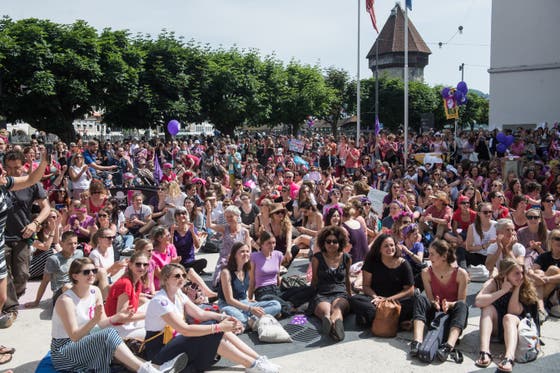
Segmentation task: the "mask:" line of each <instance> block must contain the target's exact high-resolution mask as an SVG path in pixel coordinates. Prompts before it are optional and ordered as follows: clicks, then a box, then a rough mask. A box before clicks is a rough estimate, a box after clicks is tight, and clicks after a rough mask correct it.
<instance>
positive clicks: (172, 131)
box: [167, 119, 181, 136]
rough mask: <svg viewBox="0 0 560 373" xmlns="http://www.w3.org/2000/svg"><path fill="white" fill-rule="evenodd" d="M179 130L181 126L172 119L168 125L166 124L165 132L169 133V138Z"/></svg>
mask: <svg viewBox="0 0 560 373" xmlns="http://www.w3.org/2000/svg"><path fill="white" fill-rule="evenodd" d="M180 129H181V124H180V123H179V122H178V121H177V120H175V119H172V120H170V121H169V123H167V132H169V134H170V135H171V136H175V135H177V134H178V133H179V130H180Z"/></svg>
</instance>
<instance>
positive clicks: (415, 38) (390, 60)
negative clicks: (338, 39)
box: [367, 3, 432, 82]
mask: <svg viewBox="0 0 560 373" xmlns="http://www.w3.org/2000/svg"><path fill="white" fill-rule="evenodd" d="M377 43H379V45H377ZM377 48H378V49H377ZM376 49H377V56H378V58H377V59H376ZM430 54H432V51H431V50H430V48H428V46H427V45H426V43H425V42H424V40H423V39H422V37H421V36H420V34H419V33H418V30H416V27H414V24H413V23H412V21H411V20H410V17H408V74H409V75H408V79H409V80H410V81H419V82H422V81H423V80H424V67H425V66H426V65H427V64H428V56H429V55H430ZM367 59H368V61H369V68H370V69H371V70H372V71H373V72H374V73H375V65H376V64H377V63H379V67H378V69H379V75H380V76H383V75H388V76H390V77H394V78H400V79H402V80H404V12H403V10H402V9H401V7H400V5H399V4H398V3H397V4H396V5H395V7H394V8H393V9H392V10H391V15H390V16H389V19H388V20H387V22H385V25H384V26H383V29H382V30H381V32H380V33H379V36H378V37H377V40H376V41H375V43H374V44H373V46H372V47H371V49H370V51H369V53H368V54H367Z"/></svg>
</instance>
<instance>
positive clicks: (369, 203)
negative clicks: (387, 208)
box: [363, 202, 371, 206]
mask: <svg viewBox="0 0 560 373" xmlns="http://www.w3.org/2000/svg"><path fill="white" fill-rule="evenodd" d="M363 204H364V205H369V206H371V202H364V203H363Z"/></svg>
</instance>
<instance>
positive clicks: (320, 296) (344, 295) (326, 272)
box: [308, 226, 352, 342]
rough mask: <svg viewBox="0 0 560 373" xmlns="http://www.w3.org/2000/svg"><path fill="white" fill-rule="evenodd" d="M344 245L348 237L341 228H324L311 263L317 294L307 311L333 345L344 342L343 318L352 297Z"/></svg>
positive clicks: (347, 257) (348, 258) (349, 261)
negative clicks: (317, 319)
mask: <svg viewBox="0 0 560 373" xmlns="http://www.w3.org/2000/svg"><path fill="white" fill-rule="evenodd" d="M347 245H348V237H347V233H346V232H345V231H344V229H343V228H341V227H335V226H328V227H325V228H323V229H322V230H321V231H320V232H319V234H318V235H317V247H318V248H319V250H320V251H319V252H317V253H315V254H314V255H313V258H312V259H311V268H312V279H311V286H312V287H313V288H315V289H316V291H317V294H316V295H315V297H314V298H313V299H312V300H311V301H310V302H309V308H308V310H309V311H310V312H313V314H314V315H315V316H317V317H318V318H319V319H320V320H321V331H322V333H323V335H325V336H327V335H329V336H330V337H331V338H332V339H333V340H335V341H336V342H339V341H342V340H343V339H344V338H345V334H344V324H343V318H344V315H345V314H346V313H348V311H349V310H350V304H349V303H348V302H349V299H350V296H351V295H352V289H351V285H350V266H351V265H352V259H351V258H350V255H348V254H346V253H344V251H343V250H344V248H345V247H346V246H347Z"/></svg>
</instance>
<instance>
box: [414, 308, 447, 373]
mask: <svg viewBox="0 0 560 373" xmlns="http://www.w3.org/2000/svg"><path fill="white" fill-rule="evenodd" d="M448 323H449V315H448V314H446V313H444V312H437V313H436V315H435V317H434V319H433V321H432V322H431V324H430V330H429V331H428V333H427V334H426V337H425V338H424V341H423V342H422V344H421V345H420V347H419V348H418V358H419V359H420V360H422V361H424V362H426V363H431V362H432V361H434V358H435V357H436V353H437V350H438V348H439V346H441V344H442V342H443V336H444V334H445V328H446V325H447V324H448Z"/></svg>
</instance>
